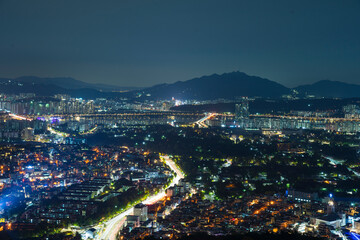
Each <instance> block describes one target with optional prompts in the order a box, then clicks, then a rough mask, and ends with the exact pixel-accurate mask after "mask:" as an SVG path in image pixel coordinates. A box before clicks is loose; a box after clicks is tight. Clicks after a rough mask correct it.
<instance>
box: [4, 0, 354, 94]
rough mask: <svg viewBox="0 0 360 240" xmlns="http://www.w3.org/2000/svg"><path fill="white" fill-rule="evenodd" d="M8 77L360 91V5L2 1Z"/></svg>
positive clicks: (329, 1)
mask: <svg viewBox="0 0 360 240" xmlns="http://www.w3.org/2000/svg"><path fill="white" fill-rule="evenodd" d="M0 33H1V34H0V77H18V76H23V75H35V76H42V77H45V76H50V77H55V76H71V77H74V78H77V79H79V80H82V81H87V82H101V83H110V84H116V85H122V86H150V85H153V84H157V83H163V82H168V83H170V82H175V81H179V80H188V79H191V78H193V77H198V76H202V75H209V74H212V73H223V72H231V71H237V70H239V71H243V72H246V73H248V74H250V75H258V76H261V77H265V78H269V79H271V80H274V81H277V82H279V83H282V84H284V85H286V86H289V87H292V86H295V85H298V84H303V83H311V82H315V81H318V80H322V79H330V80H338V81H345V82H352V83H358V84H360V0H308V1H306V0H298V1H292V0H234V1H230V0H218V1H214V0H190V1H187V0H178V1H176V0H164V1H156V0H154V1H151V0H142V1H138V0H128V1H127V0H101V1H100V0H97V1H93V0H83V1H81V0H57V1H56V0H52V1H49V0H31V1H30V0H0Z"/></svg>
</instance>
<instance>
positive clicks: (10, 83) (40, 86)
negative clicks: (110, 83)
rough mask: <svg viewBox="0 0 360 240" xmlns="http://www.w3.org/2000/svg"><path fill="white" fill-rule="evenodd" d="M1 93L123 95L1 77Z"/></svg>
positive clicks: (93, 97)
mask: <svg viewBox="0 0 360 240" xmlns="http://www.w3.org/2000/svg"><path fill="white" fill-rule="evenodd" d="M0 93H5V94H19V93H35V94H36V95H37V96H54V95H55V94H68V95H70V96H72V97H78V98H85V99H95V98H107V97H118V96H121V93H119V92H103V91H99V90H96V89H93V88H77V89H66V88H62V87H59V86H57V85H55V84H47V83H41V82H38V83H35V82H32V81H18V80H11V79H0Z"/></svg>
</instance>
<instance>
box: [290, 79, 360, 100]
mask: <svg viewBox="0 0 360 240" xmlns="http://www.w3.org/2000/svg"><path fill="white" fill-rule="evenodd" d="M295 90H297V91H298V92H299V94H300V96H306V95H314V96H316V97H326V98H334V97H335V98H354V97H360V85H357V84H350V83H344V82H338V81H330V80H322V81H318V82H316V83H313V84H308V85H301V86H298V87H296V88H295Z"/></svg>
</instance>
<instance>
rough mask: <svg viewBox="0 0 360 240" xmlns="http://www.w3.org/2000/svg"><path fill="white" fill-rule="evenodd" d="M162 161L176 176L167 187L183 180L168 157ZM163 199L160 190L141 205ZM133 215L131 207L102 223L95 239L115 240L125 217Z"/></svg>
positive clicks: (180, 173) (162, 158)
mask: <svg viewBox="0 0 360 240" xmlns="http://www.w3.org/2000/svg"><path fill="white" fill-rule="evenodd" d="M160 158H161V160H162V161H164V162H165V164H166V165H167V166H168V167H169V168H170V169H171V170H172V171H174V172H175V173H176V176H175V177H174V178H173V179H172V182H171V184H170V185H169V186H168V188H169V187H172V186H174V185H175V184H178V183H179V181H180V180H181V179H183V178H184V174H183V173H182V172H181V170H180V169H179V168H178V167H177V166H176V164H175V162H174V161H173V160H171V159H170V157H169V156H167V155H166V156H161V157H160ZM164 197H165V190H162V191H161V192H159V193H158V194H156V195H154V196H150V197H148V198H147V199H145V200H144V201H143V202H142V203H143V204H153V203H156V202H157V201H159V200H161V199H162V198H164ZM132 213H133V207H131V208H130V209H128V210H126V211H125V212H123V213H120V214H119V215H117V216H116V217H114V218H112V219H110V220H108V221H106V222H104V223H103V224H102V225H98V226H97V228H98V229H99V231H100V232H99V234H98V236H97V237H96V239H98V240H115V239H116V235H117V233H118V232H119V231H120V230H121V228H122V227H123V225H124V223H125V219H126V216H127V215H130V214H132Z"/></svg>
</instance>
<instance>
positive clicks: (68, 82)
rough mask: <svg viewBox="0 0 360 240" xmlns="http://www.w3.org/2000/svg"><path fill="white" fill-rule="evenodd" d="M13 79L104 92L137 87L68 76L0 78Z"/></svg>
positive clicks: (19, 81) (3, 79) (6, 80)
mask: <svg viewBox="0 0 360 240" xmlns="http://www.w3.org/2000/svg"><path fill="white" fill-rule="evenodd" d="M9 80H10V81H14V82H18V83H22V84H30V85H53V86H57V87H60V88H64V89H83V88H87V89H96V90H99V91H104V92H112V91H129V90H135V89H138V88H136V87H120V86H114V85H107V84H101V83H87V82H83V81H80V80H76V79H74V78H70V77H54V78H41V77H34V76H24V77H18V78H14V79H9V78H0V84H1V82H9Z"/></svg>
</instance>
